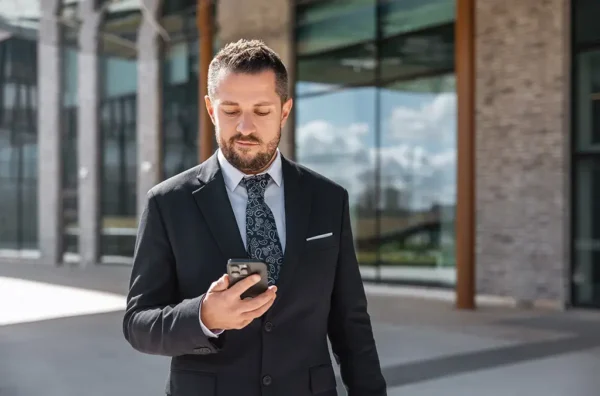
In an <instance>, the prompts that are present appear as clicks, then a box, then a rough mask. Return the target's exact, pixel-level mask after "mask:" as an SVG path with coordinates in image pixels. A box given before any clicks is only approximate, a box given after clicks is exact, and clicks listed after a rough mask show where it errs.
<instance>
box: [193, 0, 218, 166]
mask: <svg viewBox="0 0 600 396" xmlns="http://www.w3.org/2000/svg"><path fill="white" fill-rule="evenodd" d="M197 7H198V8H197V12H196V24H197V26H198V34H199V35H200V39H199V40H198V42H199V48H198V54H199V58H200V59H199V60H198V62H199V76H198V77H199V78H198V84H199V87H198V88H199V92H198V126H199V128H198V161H199V162H203V161H205V160H207V159H208V158H209V157H210V156H211V155H212V154H213V152H214V149H215V148H214V147H213V133H214V131H213V124H212V121H211V119H210V117H209V115H208V111H207V110H206V106H205V104H204V97H205V96H206V95H207V93H208V84H207V76H208V66H209V65H210V61H211V60H212V57H213V21H212V19H213V18H212V0H198V5H197Z"/></svg>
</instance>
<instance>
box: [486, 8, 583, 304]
mask: <svg viewBox="0 0 600 396" xmlns="http://www.w3.org/2000/svg"><path fill="white" fill-rule="evenodd" d="M569 3H570V1H569V0H547V1H544V2H536V1H522V0H478V1H477V2H476V15H475V19H476V25H477V28H476V46H475V48H476V52H475V53H476V59H475V68H476V79H477V81H476V109H477V111H476V122H475V124H476V128H477V134H476V135H477V136H476V141H477V143H476V157H477V162H476V163H477V169H476V175H477V176H476V177H477V178H476V197H477V198H476V203H477V212H476V230H477V233H476V235H477V251H476V257H477V260H476V262H477V283H478V285H477V286H478V291H479V292H480V293H486V294H495V295H502V296H508V297H512V298H514V299H516V300H517V301H521V302H525V303H533V302H536V301H539V300H545V302H550V303H552V304H553V305H559V306H560V305H562V304H563V303H564V302H565V301H566V300H567V299H568V292H567V290H568V287H567V285H568V280H569V275H568V258H567V257H568V256H569V251H568V250H569V247H568V246H569V244H568V242H567V241H568V239H569V238H568V231H567V230H568V229H569V215H568V213H569V211H570V209H569V203H568V202H569V201H568V190H569V180H568V178H569V176H568V175H569V172H570V171H569V135H570V130H569V126H568V125H569V117H570V116H569V112H568V106H569V93H568V92H569V73H570V72H569V66H568V65H569V60H570V56H571V54H570V50H569V46H568V43H569V40H570V39H569V29H570V28H569V22H568V19H569V17H568V15H569V6H570V4H569Z"/></svg>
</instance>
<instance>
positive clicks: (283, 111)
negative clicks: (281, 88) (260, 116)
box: [280, 98, 294, 128]
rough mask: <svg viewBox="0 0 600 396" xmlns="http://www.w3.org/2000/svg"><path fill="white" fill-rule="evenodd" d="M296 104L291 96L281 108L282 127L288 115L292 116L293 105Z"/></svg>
mask: <svg viewBox="0 0 600 396" xmlns="http://www.w3.org/2000/svg"><path fill="white" fill-rule="evenodd" d="M293 105H294V101H293V100H292V98H289V99H288V100H287V101H286V102H285V103H284V104H283V106H282V108H281V125H280V126H281V128H283V127H284V125H285V123H286V121H287V119H288V117H289V116H290V112H291V111H292V106H293Z"/></svg>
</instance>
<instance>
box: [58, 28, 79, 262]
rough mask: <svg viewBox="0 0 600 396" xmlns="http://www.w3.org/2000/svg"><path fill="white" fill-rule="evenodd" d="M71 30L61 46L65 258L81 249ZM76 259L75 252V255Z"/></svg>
mask: <svg viewBox="0 0 600 396" xmlns="http://www.w3.org/2000/svg"><path fill="white" fill-rule="evenodd" d="M66 36H68V32H66V31H65V32H64V33H63V40H65V43H64V46H63V48H62V57H63V58H62V68H63V79H62V82H63V89H62V93H63V103H62V105H63V108H62V112H63V114H62V117H63V119H62V122H63V130H62V153H63V155H62V161H63V166H62V171H63V186H62V187H63V237H64V241H63V242H64V246H63V249H64V252H65V253H66V256H65V257H64V260H65V261H70V254H75V253H78V251H79V242H78V240H79V220H78V211H77V187H78V185H79V181H78V174H77V113H78V111H77V106H78V101H77V74H78V67H77V47H76V46H75V44H76V43H74V42H72V41H69V40H67V39H66V38H65V37H66ZM73 260H76V256H73Z"/></svg>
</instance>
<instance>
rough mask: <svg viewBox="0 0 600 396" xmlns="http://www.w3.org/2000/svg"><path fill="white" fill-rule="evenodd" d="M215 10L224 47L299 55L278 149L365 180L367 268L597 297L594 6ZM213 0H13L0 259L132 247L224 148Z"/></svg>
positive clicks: (595, 301) (361, 222)
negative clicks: (170, 193)
mask: <svg viewBox="0 0 600 396" xmlns="http://www.w3.org/2000/svg"><path fill="white" fill-rule="evenodd" d="M212 7H213V12H212V14H213V17H214V21H215V24H214V45H213V47H214V51H216V50H218V48H219V47H220V46H221V45H223V43H226V42H229V41H232V40H237V39H238V38H241V37H244V38H260V39H263V40H264V41H265V42H266V43H267V44H268V45H270V46H271V47H272V48H274V49H275V50H276V51H277V52H278V53H279V54H280V55H281V56H282V58H283V59H284V61H285V62H286V64H287V66H288V68H289V71H290V73H291V75H292V77H293V78H292V83H293V87H292V88H293V89H294V92H295V95H294V96H295V112H294V115H293V117H292V118H291V120H290V123H289V125H288V126H287V128H286V130H285V131H284V134H283V139H282V143H281V146H280V147H281V150H282V152H283V153H284V155H287V156H288V157H290V158H294V159H296V160H297V161H299V162H300V163H302V164H304V165H307V166H308V167H310V168H313V169H315V170H316V171H318V172H321V173H323V174H324V175H326V176H329V177H330V178H332V179H333V180H336V181H338V182H339V183H341V184H342V185H344V186H345V187H346V188H347V189H348V191H349V192H350V196H351V204H352V216H353V219H352V220H353V226H354V233H355V241H356V249H357V253H358V257H359V261H360V264H361V267H362V270H363V274H364V277H365V280H375V281H380V282H390V283H405V284H417V285H429V286H438V287H449V288H453V287H458V288H462V289H463V290H467V291H469V289H470V287H471V286H474V287H476V291H477V293H480V294H487V295H495V296H503V297H507V298H511V299H514V300H515V301H518V302H526V303H532V302H540V301H541V302H545V303H549V304H552V305H554V306H559V307H571V306H577V307H595V308H599V307H600V25H599V24H598V23H597V21H598V20H600V3H599V2H598V1H596V0H547V1H543V2H541V1H523V0H296V1H293V0H244V1H239V0H213V3H212ZM196 10H197V5H196V0H168V1H166V0H165V1H161V0H141V1H139V0H121V1H119V0H115V1H100V0H96V1H78V0H63V1H62V2H61V1H60V0H43V1H41V0H15V1H8V2H6V1H4V2H0V194H1V195H0V260H3V261H17V262H23V263H25V262H32V263H39V264H40V265H60V264H62V263H71V262H74V263H79V265H82V266H85V265H101V264H103V263H122V264H125V265H127V264H129V263H130V262H131V257H132V255H133V248H134V241H135V235H136V226H137V218H138V215H139V213H140V211H141V204H142V203H143V201H144V198H145V194H146V191H147V190H148V189H149V188H150V187H152V186H153V185H154V184H156V183H158V182H159V181H161V180H163V179H165V178H168V177H170V176H172V175H174V174H176V173H178V172H180V171H182V170H184V169H187V168H189V167H192V166H194V165H195V164H197V163H198V161H199V154H198V153H199V151H201V149H202V147H199V146H200V144H199V142H211V143H212V146H211V147H210V150H211V152H212V151H213V150H214V149H215V148H216V147H215V142H214V139H212V140H211V139H199V136H198V135H199V134H198V130H199V124H200V123H199V118H200V117H201V116H202V113H201V112H199V111H198V108H199V103H198V102H199V97H200V95H199V93H198V92H199V86H200V82H201V81H200V80H201V78H199V74H200V73H199V70H200V66H199V65H200V56H199V46H200V45H199V40H200V39H201V37H200V35H199V32H198V28H197V21H196ZM203 144H206V143H203ZM204 148H206V147H204ZM457 274H458V276H457ZM471 281H472V282H471Z"/></svg>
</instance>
